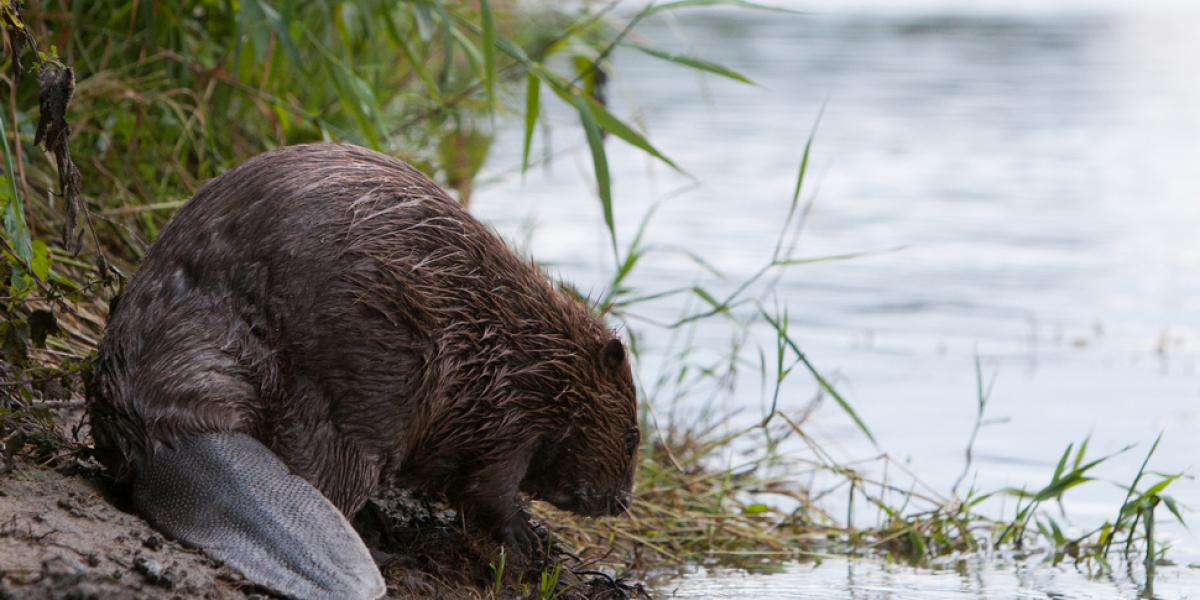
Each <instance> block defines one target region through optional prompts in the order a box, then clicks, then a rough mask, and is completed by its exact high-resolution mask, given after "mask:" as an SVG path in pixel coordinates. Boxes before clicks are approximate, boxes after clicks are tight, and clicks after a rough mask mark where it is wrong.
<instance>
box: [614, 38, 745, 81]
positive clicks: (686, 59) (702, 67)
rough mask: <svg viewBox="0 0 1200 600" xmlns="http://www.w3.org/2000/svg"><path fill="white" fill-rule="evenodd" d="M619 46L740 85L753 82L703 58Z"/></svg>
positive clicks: (638, 45) (634, 46) (630, 43)
mask: <svg viewBox="0 0 1200 600" xmlns="http://www.w3.org/2000/svg"><path fill="white" fill-rule="evenodd" d="M621 45H622V46H625V47H627V48H633V49H634V50H638V51H640V52H644V53H646V54H649V55H650V56H654V57H657V58H661V59H663V60H665V61H668V62H673V63H675V64H679V65H684V66H687V67H691V68H693V69H696V70H698V71H705V72H708V73H712V74H714V75H720V76H722V77H728V78H730V79H734V80H737V81H740V82H742V83H749V84H750V85H754V82H753V81H750V79H749V78H748V77H746V76H745V75H742V74H741V73H738V72H737V71H734V70H732V69H728V68H726V67H723V66H721V65H719V64H717V63H715V62H712V61H707V60H704V59H703V58H697V57H695V56H687V55H682V54H675V53H672V52H665V51H663V50H657V49H654V48H650V47H647V46H643V45H641V44H637V43H634V42H623V43H622V44H621Z"/></svg>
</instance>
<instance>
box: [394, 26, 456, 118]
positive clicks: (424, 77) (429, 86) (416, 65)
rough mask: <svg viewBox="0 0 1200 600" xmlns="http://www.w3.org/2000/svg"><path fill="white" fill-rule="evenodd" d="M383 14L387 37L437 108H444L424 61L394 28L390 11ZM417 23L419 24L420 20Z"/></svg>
mask: <svg viewBox="0 0 1200 600" xmlns="http://www.w3.org/2000/svg"><path fill="white" fill-rule="evenodd" d="M418 8H421V7H418ZM383 14H384V16H385V23H384V24H385V25H386V29H387V33H388V37H389V38H391V40H392V43H394V44H396V46H398V47H399V48H400V51H401V52H403V53H404V57H405V58H407V59H408V63H409V64H410V65H412V68H413V71H415V72H416V73H417V77H420V78H421V81H422V82H423V83H424V84H425V89H426V90H428V91H429V97H430V98H433V101H434V102H437V103H438V105H439V106H444V105H445V102H444V101H443V100H442V92H441V90H440V89H438V85H437V82H435V81H434V80H433V76H431V75H430V74H429V69H426V68H425V60H424V59H423V58H419V57H417V54H416V52H415V51H414V50H413V48H412V45H411V44H409V43H408V39H407V38H405V37H404V36H402V35H400V29H399V28H398V27H396V20H395V19H394V18H393V17H392V11H390V10H385V11H383ZM417 14H420V12H419V11H418V13H417ZM417 22H418V23H420V19H418V20H417Z"/></svg>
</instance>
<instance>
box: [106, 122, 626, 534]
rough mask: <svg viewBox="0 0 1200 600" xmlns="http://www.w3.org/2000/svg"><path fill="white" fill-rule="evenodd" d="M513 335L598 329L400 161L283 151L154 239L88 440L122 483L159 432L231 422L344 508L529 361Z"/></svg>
mask: <svg viewBox="0 0 1200 600" xmlns="http://www.w3.org/2000/svg"><path fill="white" fill-rule="evenodd" d="M522 332H528V333H531V334H536V335H537V336H540V337H542V338H547V337H548V338H557V339H552V340H550V341H551V342H552V343H554V344H560V345H561V344H563V343H566V344H568V345H570V346H577V345H578V343H579V342H578V340H576V339H574V338H580V337H581V336H582V337H583V338H584V339H583V341H584V342H587V343H590V342H592V341H593V340H602V339H604V338H607V337H608V335H609V334H608V333H607V331H605V330H604V329H603V328H601V327H599V326H598V325H597V324H596V323H595V321H594V319H592V318H591V317H590V315H587V314H586V310H584V309H583V308H582V307H580V306H579V305H577V304H576V303H574V302H570V301H566V299H565V298H564V297H563V296H562V295H561V294H559V293H558V292H556V291H555V290H553V289H552V288H551V287H550V286H549V284H548V283H547V282H546V281H545V279H544V278H543V277H541V275H540V274H539V273H537V272H536V270H535V269H534V268H533V267H532V266H531V265H530V264H528V263H525V262H524V261H521V260H520V259H518V258H517V257H516V256H515V255H514V254H513V253H512V252H511V251H509V250H508V249H507V248H505V247H504V246H503V244H502V243H500V242H499V240H497V239H496V238H495V236H494V235H492V234H491V233H490V232H488V231H487V230H486V229H485V228H484V227H483V226H482V225H481V224H479V223H478V222H477V221H475V220H474V219H473V218H471V217H470V216H469V215H467V214H466V213H465V211H463V210H462V209H461V208H460V207H459V206H458V205H457V204H456V203H455V202H454V201H453V200H452V199H450V198H449V197H448V196H447V195H446V194H445V193H444V192H443V191H442V190H441V189H439V188H438V187H437V186H436V185H434V184H432V182H430V181H429V180H428V179H427V178H425V177H424V176H423V175H421V174H420V173H419V172H417V171H416V170H415V169H413V168H412V167H410V166H408V165H406V164H404V163H402V162H400V161H397V160H394V159H391V158H388V157H385V156H383V155H381V154H378V153H374V152H369V151H366V150H363V149H361V148H358V147H355V146H346V145H333V144H319V145H310V146H296V147H289V148H283V149H280V150H276V151H273V152H270V153H267V154H264V155H260V156H257V157H255V158H252V159H250V160H248V161H246V162H244V163H242V164H241V165H238V166H237V167H235V168H234V169H231V170H230V171H229V172H227V173H225V174H224V175H222V176H221V177H219V178H217V179H215V180H214V181H212V182H211V183H210V184H209V185H207V186H205V188H204V189H202V190H201V191H200V192H199V193H197V194H196V196H195V197H194V198H193V199H192V200H191V201H189V202H188V203H187V204H186V205H185V206H183V207H182V208H181V209H180V210H179V211H178V212H177V213H176V215H175V216H174V217H173V218H172V219H171V221H170V223H169V224H168V225H167V226H166V227H164V228H163V230H162V232H161V234H160V235H159V236H158V238H157V239H156V240H155V241H154V243H153V244H152V246H151V248H150V251H149V252H148V253H147V255H146V257H145V261H144V262H143V264H142V266H141V269H140V270H139V271H138V272H137V273H136V274H135V276H134V277H133V278H132V279H131V281H130V282H129V284H128V285H127V287H126V289H125V291H124V293H123V294H122V296H121V298H120V300H119V303H118V306H117V308H116V310H114V312H113V314H112V315H111V317H110V321H109V331H108V335H106V337H105V340H104V343H103V345H102V347H101V351H100V355H99V357H98V359H97V361H96V365H95V377H94V381H93V385H92V386H91V389H93V390H94V393H93V394H92V395H93V396H94V397H96V398H98V399H100V400H102V401H101V402H94V403H93V404H94V405H95V410H93V420H94V421H95V423H94V425H95V430H96V436H95V437H96V442H97V450H98V451H99V454H100V455H101V456H102V457H104V458H105V459H106V460H105V462H106V463H107V464H109V466H111V467H114V468H115V469H116V470H117V472H125V473H126V474H127V467H128V465H130V463H131V462H133V461H135V460H137V458H138V457H140V456H144V455H145V454H146V453H147V452H149V451H151V448H150V447H149V446H148V444H150V443H151V442H152V441H153V440H158V439H167V440H169V439H174V438H181V437H184V436H187V435H191V434H195V433H202V432H207V431H243V432H246V433H248V434H250V435H252V436H253V437H255V438H257V439H259V440H260V441H262V442H263V443H264V444H266V445H267V446H268V447H270V448H272V450H274V451H276V453H277V454H279V455H280V456H281V457H284V459H285V461H286V462H287V463H288V464H289V466H291V467H292V468H293V469H294V470H296V471H297V472H298V473H301V474H303V475H305V476H306V477H307V478H309V479H310V480H312V481H314V484H315V485H317V487H318V489H321V491H322V492H325V493H326V494H327V495H328V496H329V497H330V499H331V500H333V501H334V503H335V504H336V505H338V506H339V507H341V508H343V510H353V509H355V508H357V504H359V502H360V501H361V499H362V497H363V496H364V494H365V492H366V491H367V488H368V487H369V486H371V485H374V481H375V479H377V476H378V473H379V471H380V470H381V469H383V468H385V467H386V465H387V464H389V462H395V461H396V460H398V459H399V458H401V457H403V456H405V455H407V454H409V451H410V448H409V446H411V445H412V444H414V443H420V442H416V441H415V440H416V438H418V437H422V438H423V437H428V436H430V435H438V433H437V431H440V430H441V429H443V428H444V424H439V423H435V421H444V420H447V419H450V418H452V417H453V414H452V413H454V412H455V411H454V410H452V409H453V408H454V407H452V406H450V405H451V404H454V403H456V402H458V403H461V402H466V401H472V400H479V399H480V398H483V397H493V398H494V397H495V396H496V395H497V394H499V393H500V392H502V391H503V390H498V389H495V388H497V387H498V386H504V385H507V383H505V381H504V380H503V379H502V378H497V377H494V375H497V374H495V373H492V371H494V370H495V369H501V368H503V369H507V370H514V369H517V368H519V367H520V365H523V364H524V365H528V364H531V362H532V361H533V358H534V357H533V355H532V354H529V351H526V350H525V349H524V348H523V347H522V344H521V343H520V342H519V341H518V342H516V343H514V336H516V337H520V335H521V334H522ZM546 343H547V341H546V340H545V339H544V340H543V341H542V343H541V345H543V346H544V345H545V344H546ZM597 343H599V342H598V341H597ZM522 354H528V355H526V356H522ZM501 355H503V358H501ZM488 361H494V362H495V364H494V365H491V366H489V365H488V364H487V363H488ZM489 377H492V378H491V379H488V378H489ZM481 382H483V383H482V384H481ZM464 396H468V397H467V398H465V397H464ZM383 408H386V409H383ZM414 431H419V432H420V433H421V434H422V435H421V436H414V435H411V432H414ZM330 453H332V454H335V455H337V457H338V460H336V461H334V460H330V459H329V458H328V455H329V454H330ZM346 464H356V465H359V466H360V468H361V472H359V473H347V472H346V469H345V466H346ZM364 473H365V474H369V475H365V476H364Z"/></svg>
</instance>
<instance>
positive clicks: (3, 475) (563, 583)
mask: <svg viewBox="0 0 1200 600" xmlns="http://www.w3.org/2000/svg"><path fill="white" fill-rule="evenodd" d="M63 404H67V405H69V406H67V407H66V408H63V409H59V410H55V411H54V413H53V419H52V422H53V423H54V424H53V425H52V426H50V427H49V428H47V425H48V424H49V423H50V422H51V419H43V420H41V421H38V420H37V419H34V420H25V421H22V422H21V423H19V424H14V422H13V421H12V419H11V416H10V419H9V422H8V426H9V427H8V431H6V432H0V433H3V434H4V435H3V436H0V441H3V442H4V447H3V449H4V452H3V455H0V600H9V599H27V598H28V599H51V598H53V599H70V600H92V599H95V600H107V599H126V598H129V599H138V600H140V599H151V598H154V599H158V598H171V599H180V600H190V599H199V598H203V599H212V600H224V599H250V598H273V597H274V596H273V595H272V594H270V593H269V592H267V591H266V590H263V589H261V588H258V587H256V586H253V585H250V584H249V583H247V582H246V581H245V580H244V579H243V578H242V577H241V576H240V575H239V574H238V573H237V572H236V571H234V570H233V569H231V568H229V567H227V566H224V565H223V564H222V563H221V562H220V561H217V560H214V559H211V558H209V557H207V556H206V555H205V554H204V553H203V552H201V551H198V550H194V549H189V548H186V547H184V546H182V545H180V544H179V543H177V542H174V541H171V540H167V539H164V538H163V536H162V535H161V534H159V533H158V532H156V531H155V530H154V529H153V528H151V527H150V526H149V524H147V523H146V522H145V521H144V520H142V519H141V518H140V517H138V516H137V515H136V514H133V513H132V512H131V509H130V507H128V506H126V505H124V502H123V501H122V500H121V499H120V498H119V497H116V496H114V495H113V494H112V493H111V490H110V489H108V487H107V486H106V485H105V483H104V473H103V470H102V469H101V468H100V467H99V466H98V465H97V464H96V463H95V461H94V460H92V459H90V458H89V457H88V456H87V441H88V440H87V433H86V428H81V427H79V426H78V423H79V421H80V419H81V417H82V410H81V409H80V408H79V407H78V406H77V403H72V402H67V403H63ZM354 523H355V526H356V527H357V528H358V529H359V531H360V532H361V533H362V535H363V538H364V540H365V541H367V543H368V545H369V546H371V547H372V548H374V549H376V550H378V551H380V552H381V553H382V554H381V556H383V557H385V558H384V559H382V560H384V562H383V563H382V565H381V569H380V570H381V571H382V572H383V574H384V578H385V579H386V580H387V583H388V597H389V598H498V599H506V598H529V599H531V600H532V599H537V598H550V597H557V598H560V599H562V600H584V599H589V600H590V599H610V598H612V599H617V598H648V597H649V596H648V595H647V594H646V592H645V591H644V589H643V588H642V586H641V585H640V584H637V583H636V582H631V581H626V580H622V579H616V578H614V577H613V575H614V573H616V572H618V571H620V570H621V567H620V565H619V564H614V563H613V562H611V557H609V558H610V561H609V562H596V561H594V560H591V561H589V560H588V559H587V558H586V557H582V558H581V557H576V556H573V555H571V554H570V553H569V552H567V551H565V550H564V548H563V547H562V545H561V544H558V543H556V542H555V541H554V540H547V537H548V536H549V534H548V533H547V531H546V528H545V527H544V526H543V527H539V528H538V529H539V535H541V536H542V539H543V541H545V542H546V543H545V544H544V547H545V548H548V549H549V551H548V552H545V553H541V555H539V556H535V557H522V556H510V555H506V556H505V557H504V568H503V570H502V577H501V578H500V579H499V582H497V578H496V565H497V564H498V563H499V562H500V560H499V558H500V556H501V547H500V546H499V545H498V544H496V543H495V542H493V541H492V540H490V539H487V538H480V537H479V536H475V535H472V533H471V532H469V531H467V530H466V529H464V528H463V527H462V526H461V523H460V522H459V521H458V520H457V518H456V517H455V515H454V513H453V511H450V510H448V509H447V508H446V507H445V506H443V505H441V504H439V503H438V502H437V501H436V499H414V498H412V497H409V496H408V495H406V494H405V493H403V492H402V491H396V490H388V489H385V490H383V491H382V492H381V493H380V494H379V495H378V496H377V497H376V498H375V499H373V500H372V502H371V503H370V504H369V505H368V508H367V509H364V511H363V512H361V513H359V515H358V516H357V517H356V518H355V520H354ZM550 537H553V536H550ZM555 577H557V581H555ZM544 588H545V590H544ZM547 592H548V593H547ZM539 594H540V595H539ZM555 594H559V595H557V596H555Z"/></svg>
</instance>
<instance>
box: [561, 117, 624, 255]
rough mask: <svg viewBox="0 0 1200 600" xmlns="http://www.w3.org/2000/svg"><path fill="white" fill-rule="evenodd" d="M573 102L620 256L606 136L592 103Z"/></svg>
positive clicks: (606, 223) (613, 240) (601, 200)
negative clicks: (584, 133)
mask: <svg viewBox="0 0 1200 600" xmlns="http://www.w3.org/2000/svg"><path fill="white" fill-rule="evenodd" d="M571 103H572V104H574V105H575V109H576V110H578V111H579V120H580V121H581V122H582V123H583V130H584V132H586V133H587V141H588V146H589V147H590V148H591V150H592V163H593V164H594V165H595V168H596V191H597V193H598V194H599V196H600V204H601V206H602V207H603V208H604V224H605V226H607V227H608V234H609V237H610V238H611V239H612V246H613V253H614V255H616V256H618V258H619V257H620V254H619V252H618V250H617V230H616V225H615V224H614V222H613V206H612V185H611V182H610V181H609V175H608V157H607V155H606V154H605V152H604V138H603V137H602V136H601V135H600V127H599V125H597V124H596V118H595V116H593V114H592V108H591V105H590V104H589V103H588V102H587V100H586V99H585V98H584V97H583V96H579V95H577V96H575V97H574V98H572V101H571Z"/></svg>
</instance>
